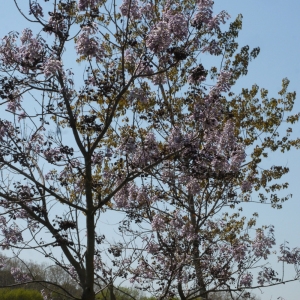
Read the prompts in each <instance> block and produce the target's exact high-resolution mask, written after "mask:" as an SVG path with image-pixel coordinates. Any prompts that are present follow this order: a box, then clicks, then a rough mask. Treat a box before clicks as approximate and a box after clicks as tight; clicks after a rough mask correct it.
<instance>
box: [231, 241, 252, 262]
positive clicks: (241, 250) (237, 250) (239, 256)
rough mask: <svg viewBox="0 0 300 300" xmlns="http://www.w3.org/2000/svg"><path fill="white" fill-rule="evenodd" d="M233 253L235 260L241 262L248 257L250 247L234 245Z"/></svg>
mask: <svg viewBox="0 0 300 300" xmlns="http://www.w3.org/2000/svg"><path fill="white" fill-rule="evenodd" d="M232 250H233V251H232V253H233V258H234V259H235V260H236V261H237V262H240V261H242V260H244V259H245V256H246V253H247V250H248V247H247V244H245V243H244V244H242V243H241V244H237V245H234V246H233V249H232Z"/></svg>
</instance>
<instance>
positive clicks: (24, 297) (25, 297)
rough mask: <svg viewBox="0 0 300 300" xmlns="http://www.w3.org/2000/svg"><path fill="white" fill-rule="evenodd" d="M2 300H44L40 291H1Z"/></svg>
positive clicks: (0, 297) (6, 289)
mask: <svg viewBox="0 0 300 300" xmlns="http://www.w3.org/2000/svg"><path fill="white" fill-rule="evenodd" d="M0 299H1V300H43V297H42V295H41V293H40V292H39V291H36V290H26V289H8V288H5V289H0Z"/></svg>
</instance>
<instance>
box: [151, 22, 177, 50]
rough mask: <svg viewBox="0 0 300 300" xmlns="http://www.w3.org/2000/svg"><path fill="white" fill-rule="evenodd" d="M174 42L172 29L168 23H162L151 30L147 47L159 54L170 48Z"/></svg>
mask: <svg viewBox="0 0 300 300" xmlns="http://www.w3.org/2000/svg"><path fill="white" fill-rule="evenodd" d="M171 42H172V38H171V32H170V28H169V25H168V23H167V22H165V21H160V22H158V23H157V24H156V25H155V27H154V28H152V29H151V31H150V33H149V35H148V38H147V41H146V45H147V47H148V48H149V49H150V50H151V51H153V52H154V53H158V52H161V51H164V50H166V49H167V48H169V46H170V44H171Z"/></svg>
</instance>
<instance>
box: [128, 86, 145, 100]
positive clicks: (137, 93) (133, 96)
mask: <svg viewBox="0 0 300 300" xmlns="http://www.w3.org/2000/svg"><path fill="white" fill-rule="evenodd" d="M148 97H149V95H148V93H147V92H145V90H144V89H142V88H136V87H135V88H133V89H132V90H130V92H129V95H128V101H129V102H130V103H133V101H134V100H137V101H140V102H142V103H147V102H148Z"/></svg>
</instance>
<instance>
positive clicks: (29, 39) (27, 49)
mask: <svg viewBox="0 0 300 300" xmlns="http://www.w3.org/2000/svg"><path fill="white" fill-rule="evenodd" d="M20 40H21V43H22V45H21V46H20V47H18V48H16V51H17V52H16V54H15V55H14V60H15V62H17V63H18V64H20V65H21V66H22V67H21V68H20V71H21V72H24V73H28V72H29V70H32V71H36V70H37V69H39V67H40V66H39V63H41V62H42V61H43V59H44V56H45V47H44V44H43V41H42V40H41V39H36V38H33V34H32V31H31V30H30V29H24V30H23V32H22V35H21V37H20Z"/></svg>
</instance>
